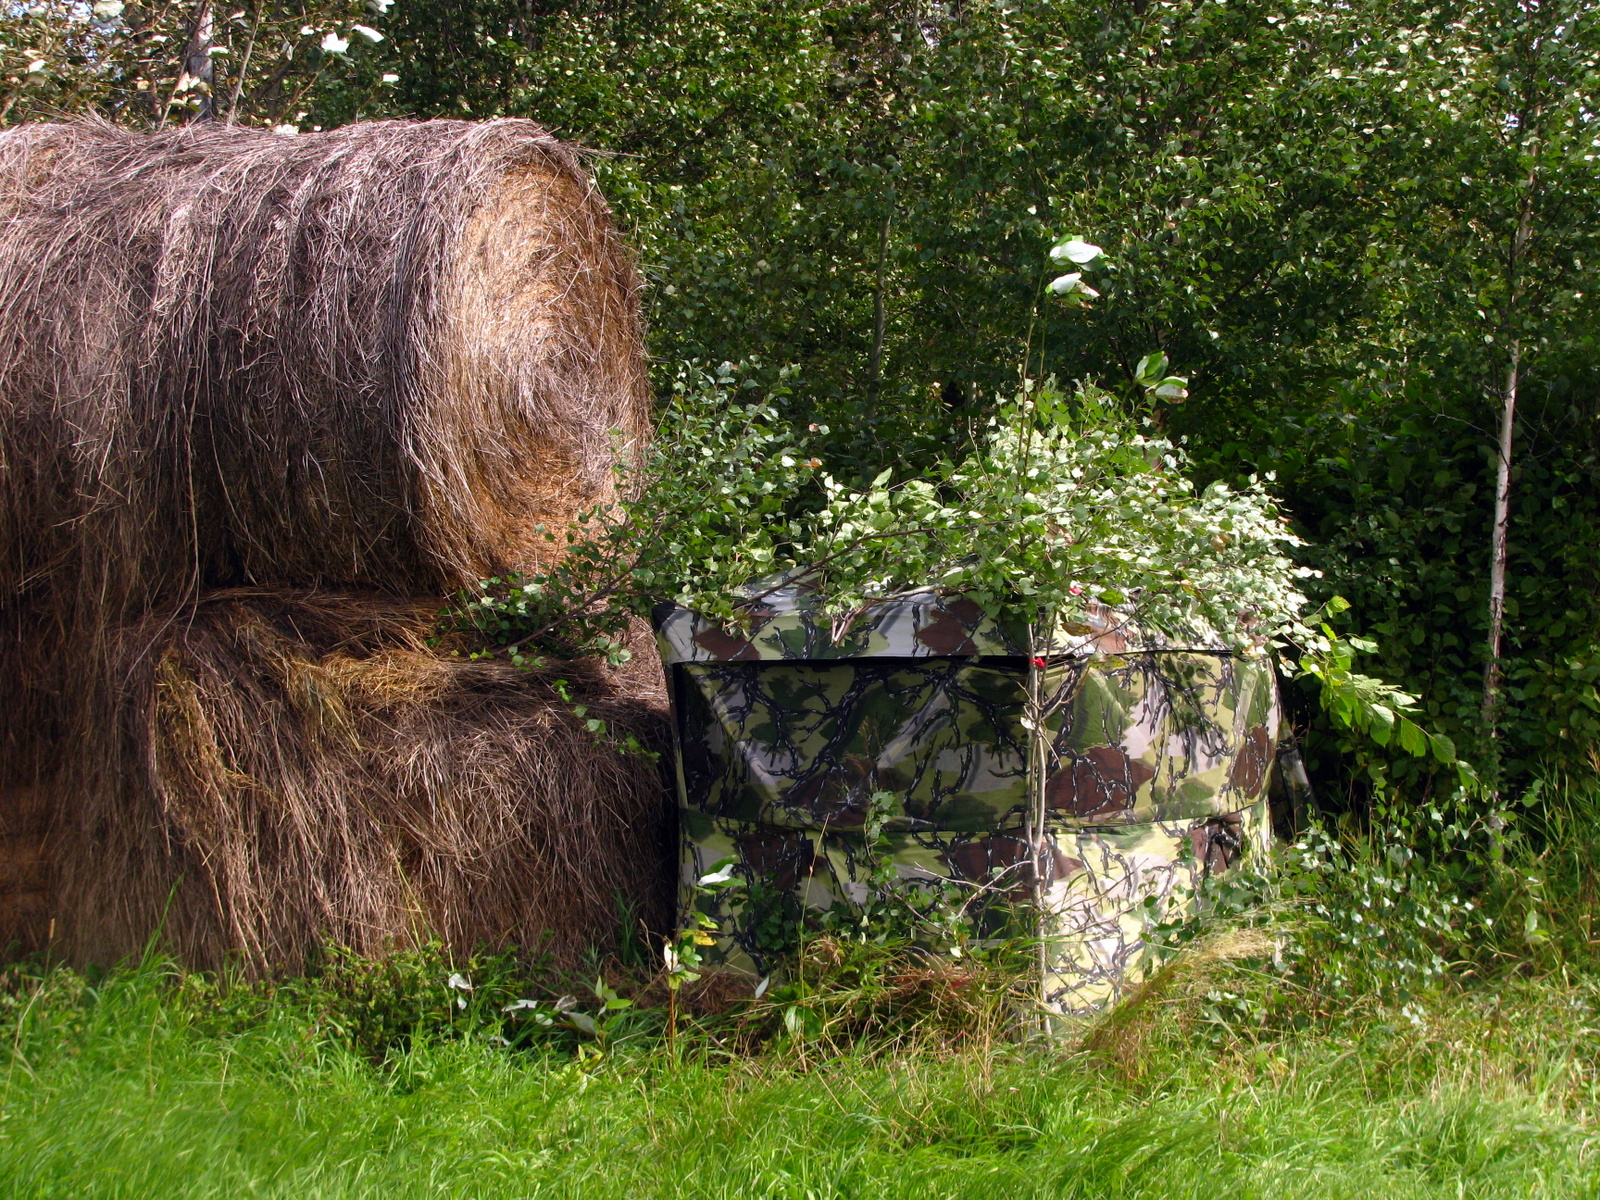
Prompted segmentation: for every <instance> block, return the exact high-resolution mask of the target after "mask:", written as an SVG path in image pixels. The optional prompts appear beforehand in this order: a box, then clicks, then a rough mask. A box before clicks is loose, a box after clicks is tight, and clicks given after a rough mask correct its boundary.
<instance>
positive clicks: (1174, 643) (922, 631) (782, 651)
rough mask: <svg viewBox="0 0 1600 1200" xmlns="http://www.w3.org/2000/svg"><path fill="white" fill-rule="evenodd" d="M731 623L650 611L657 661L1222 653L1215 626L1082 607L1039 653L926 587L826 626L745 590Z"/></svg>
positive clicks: (812, 605) (796, 599)
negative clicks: (1153, 623) (1143, 621)
mask: <svg viewBox="0 0 1600 1200" xmlns="http://www.w3.org/2000/svg"><path fill="white" fill-rule="evenodd" d="M754 594H755V596H756V597H758V598H757V599H754V600H752V602H751V603H750V604H749V605H748V606H746V608H745V610H744V617H743V620H742V621H741V623H740V624H739V625H737V626H730V627H726V628H725V627H723V626H722V625H720V624H718V623H717V622H715V621H709V620H707V619H706V618H704V617H702V616H700V615H699V614H698V613H695V612H692V611H690V610H689V609H686V608H679V607H678V606H676V605H673V604H664V605H662V606H661V607H660V608H658V609H657V610H656V613H655V621H656V636H657V638H658V639H659V641H660V643H661V658H662V660H663V661H664V662H666V663H668V664H671V663H683V662H756V661H761V660H768V661H770V660H775V659H787V660H790V661H803V662H822V661H832V660H835V659H841V658H875V657H885V658H939V657H944V656H947V655H958V656H967V655H990V656H999V657H1010V658H1026V657H1028V656H1029V655H1030V654H1033V653H1043V652H1046V651H1047V652H1048V653H1049V654H1050V655H1052V656H1054V655H1074V656H1077V657H1084V656H1087V655H1091V654H1121V653H1123V652H1124V651H1128V650H1182V649H1191V650H1208V651H1211V652H1220V651H1224V650H1225V649H1226V647H1225V645H1224V643H1223V641H1222V639H1221V638H1220V637H1219V636H1218V635H1217V633H1216V631H1215V630H1212V629H1208V628H1204V627H1200V626H1196V627H1194V628H1190V629H1184V630H1177V631H1172V632H1171V633H1170V634H1162V633H1158V632H1156V631H1155V630H1150V629H1144V628H1141V627H1139V626H1137V625H1135V624H1133V622H1132V621H1131V620H1130V619H1129V618H1128V617H1127V616H1126V614H1124V613H1121V612H1119V611H1117V610H1116V609H1113V608H1109V607H1106V606H1105V605H1102V604H1099V603H1097V602H1090V603H1089V604H1088V606H1087V610H1086V612H1085V614H1084V616H1083V619H1082V620H1081V621H1079V620H1066V621H1063V623H1062V624H1061V626H1060V628H1058V629H1056V630H1055V632H1054V634H1053V636H1052V637H1051V639H1049V641H1050V644H1049V645H1048V646H1047V647H1037V646H1035V647H1031V648H1030V644H1029V641H1028V635H1027V630H1025V629H1023V628H1022V627H1021V626H1016V625H1008V624H1002V623H1000V622H997V621H995V620H994V619H993V618H991V617H989V616H988V615H987V614H986V613H985V612H984V611H983V609H982V608H980V607H979V606H978V605H977V604H976V603H974V602H973V601H972V600H970V599H968V598H966V597H965V596H961V595H959V594H956V595H951V594H945V593H941V592H939V591H937V590H934V589H929V590H927V591H922V592H912V593H909V594H907V595H903V596H897V597H895V598H894V599H892V600H885V601H883V602H881V603H878V604H874V605H872V606H871V607H869V608H867V609H866V610H865V611H863V612H860V613H858V614H856V615H855V619H854V620H851V621H850V622H849V623H848V624H847V625H843V626H839V625H835V624H834V623H830V622H829V621H828V620H827V619H826V618H825V617H823V616H822V615H821V613H820V612H819V611H818V609H817V601H816V598H815V596H814V595H812V594H811V593H810V592H807V591H805V590H803V589H799V588H795V587H787V586H786V587H780V588H777V589H775V590H773V591H770V592H756V593H754Z"/></svg>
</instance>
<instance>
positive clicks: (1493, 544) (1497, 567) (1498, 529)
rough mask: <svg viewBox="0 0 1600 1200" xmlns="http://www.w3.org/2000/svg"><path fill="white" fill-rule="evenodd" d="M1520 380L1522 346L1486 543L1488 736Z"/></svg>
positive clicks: (1495, 712) (1517, 345)
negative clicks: (1487, 588)
mask: <svg viewBox="0 0 1600 1200" xmlns="http://www.w3.org/2000/svg"><path fill="white" fill-rule="evenodd" d="M1521 376H1522V343H1521V342H1518V341H1513V342H1512V343H1511V365H1510V366H1509V367H1508V368H1506V383H1505V389H1504V391H1503V392H1502V393H1501V403H1500V454H1499V462H1498V463H1497V464H1496V467H1495V489H1494V529H1493V531H1492V533H1491V534H1490V541H1489V661H1488V664H1487V665H1486V666H1485V667H1484V671H1483V723H1484V725H1486V726H1487V727H1488V730H1489V736H1490V737H1494V736H1496V734H1497V733H1498V731H1499V724H1500V721H1499V707H1500V641H1501V636H1502V631H1503V629H1504V626H1505V608H1506V533H1507V531H1508V529H1509V528H1510V525H1511V438H1512V430H1513V429H1514V428H1515V425H1516V417H1517V386H1518V384H1520V383H1521Z"/></svg>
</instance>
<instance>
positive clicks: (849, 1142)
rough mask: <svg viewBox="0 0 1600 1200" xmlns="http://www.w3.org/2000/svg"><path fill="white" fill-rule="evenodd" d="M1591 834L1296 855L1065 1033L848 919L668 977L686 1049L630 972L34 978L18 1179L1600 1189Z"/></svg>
mask: <svg viewBox="0 0 1600 1200" xmlns="http://www.w3.org/2000/svg"><path fill="white" fill-rule="evenodd" d="M1596 812H1597V809H1596V806H1595V805H1594V803H1593V799H1592V797H1587V796H1584V795H1576V794H1573V793H1571V792H1570V791H1562V792H1560V793H1559V794H1556V793H1555V792H1552V793H1550V794H1547V795H1545V796H1543V797H1542V798H1540V801H1539V807H1538V810H1537V813H1531V812H1530V813H1529V814H1527V815H1525V817H1524V820H1523V822H1522V824H1523V826H1524V828H1523V829H1520V830H1517V829H1508V828H1495V829H1491V830H1485V829H1483V828H1476V829H1474V828H1465V827H1460V828H1454V829H1452V827H1451V825H1450V822H1449V820H1448V816H1449V814H1448V813H1445V812H1441V813H1440V815H1439V819H1438V821H1436V822H1435V821H1434V820H1433V818H1432V817H1431V816H1429V815H1428V814H1427V813H1422V814H1421V815H1420V817H1419V818H1418V819H1420V820H1423V821H1425V822H1432V823H1433V829H1434V832H1433V833H1432V834H1425V833H1423V832H1419V831H1418V830H1417V829H1415V828H1412V829H1408V830H1404V831H1403V830H1401V829H1400V828H1399V826H1398V822H1399V818H1395V820H1394V821H1392V822H1390V823H1388V825H1387V826H1386V825H1385V822H1384V821H1382V820H1375V821H1374V822H1373V823H1372V824H1371V826H1370V827H1369V830H1371V831H1369V832H1368V833H1366V834H1363V835H1360V836H1357V835H1356V834H1355V833H1354V832H1352V831H1351V830H1349V829H1343V830H1339V829H1334V830H1330V831H1327V832H1322V833H1311V834H1308V835H1307V836H1305V837H1303V838H1301V839H1300V840H1299V841H1298V842H1297V843H1295V844H1294V845H1292V846H1290V847H1287V848H1286V849H1285V850H1284V852H1283V856H1284V858H1283V861H1282V862H1281V863H1279V864H1277V867H1276V869H1275V870H1272V871H1258V872H1254V873H1250V874H1247V873H1242V872H1236V873H1231V874H1230V875H1229V876H1224V877H1223V879H1222V880H1221V881H1220V882H1219V883H1218V884H1217V885H1216V886H1215V887H1214V888H1212V889H1211V890H1210V892H1209V893H1208V895H1207V896H1206V900H1205V909H1204V913H1203V915H1202V917H1201V918H1200V919H1198V920H1195V921H1191V922H1187V923H1185V924H1183V925H1174V926H1171V927H1167V928H1158V929H1156V930H1154V931H1153V933H1154V934H1155V941H1156V944H1157V953H1156V954H1155V955H1154V956H1153V957H1152V961H1151V963H1150V970H1149V975H1148V978H1147V979H1146V980H1145V982H1144V983H1143V984H1142V985H1141V986H1140V987H1139V988H1138V989H1137V990H1136V991H1135V992H1134V994H1133V995H1132V996H1130V997H1129V998H1128V999H1127V1000H1125V1001H1124V1002H1123V1003H1122V1004H1121V1005H1119V1006H1118V1007H1117V1008H1115V1009H1114V1010H1112V1011H1111V1012H1109V1013H1107V1014H1105V1015H1103V1016H1102V1017H1100V1018H1098V1019H1097V1020H1094V1021H1089V1022H1085V1023H1083V1024H1082V1025H1081V1026H1079V1027H1076V1028H1074V1029H1072V1030H1069V1031H1067V1032H1066V1033H1065V1034H1064V1036H1062V1037H1060V1038H1057V1039H1054V1040H1051V1041H1039V1040H1032V1041H1030V1040H1028V1039H1026V1038H1023V1037H1019V1036H1018V1035H1017V1033H1016V1030H1017V1028H1018V1021H1017V1016H1018V1014H1019V1013H1020V1012H1022V1011H1024V1009H1025V1003H1026V1002H1025V999H1024V998H1023V996H1022V995H1021V994H1019V992H1018V989H1017V984H1016V979H1017V975H1016V973H1015V972H1014V971H1012V970H1010V969H1008V968H1007V967H1005V966H1004V965H1003V964H998V963H990V964H986V963H982V962H976V963H975V962H971V961H957V960H951V959H949V958H939V957H938V956H936V955H931V954H929V953H928V952H927V951H926V950H925V949H920V950H919V949H917V948H915V947H913V946H910V945H904V944H894V943H890V944H880V943H863V942H855V941H851V940H850V939H849V938H848V937H844V936H840V935H838V934H830V935H827V936H820V937H816V938H813V939H811V940H810V941H808V942H807V944H806V947H805V953H804V956H803V958H802V959H801V960H800V962H799V964H798V965H797V967H796V969H795V970H794V971H793V972H792V973H791V975H790V976H789V977H787V978H785V979H781V980H776V981H774V982H772V983H770V984H769V985H768V987H767V988H766V989H765V990H764V991H763V992H762V994H761V995H759V996H757V995H755V994H754V991H755V989H754V988H753V987H752V984H751V981H749V980H747V979H739V978H734V977H730V976H726V975H718V974H716V973H708V974H706V975H705V976H704V977H703V978H702V979H700V980H697V981H695V982H693V983H691V984H686V985H684V987H683V988H682V991H681V993H680V996H679V999H680V1001H681V1004H680V1007H679V1010H678V1022H679V1024H678V1029H677V1037H676V1038H675V1039H673V1040H671V1041H670V1042H669V1040H668V1037H667V1031H666V1017H665V1003H666V999H667V989H666V987H665V984H664V981H663V978H662V976H661V974H660V973H659V972H656V973H652V971H651V970H650V969H649V968H647V967H645V966H644V965H643V963H644V962H645V961H646V960H645V959H644V958H643V956H634V957H633V958H632V960H631V962H629V963H623V962H615V961H614V962H594V963H590V964H587V965H586V966H584V967H583V968H582V969H572V970H559V969H557V968H556V967H555V966H554V965H553V964H552V963H551V962H550V961H549V960H548V959H546V958H543V957H541V956H539V955H537V954H531V955H519V954H515V953H499V954H481V955H478V956H475V957H472V958H470V959H467V960H454V961H453V960H451V959H450V958H448V956H446V955H445V953H444V952H443V951H442V949H441V948H440V947H438V946H434V945H428V946H421V947H416V948H412V949H408V950H402V951H399V952H397V953H395V954H393V955H391V956H390V957H389V958H387V959H386V960H384V961H382V962H377V961H371V960H366V959H361V958H358V957H355V956H352V955H349V954H346V953H343V952H340V951H338V950H334V949H330V950H329V951H328V952H327V954H326V955H325V956H324V958H323V960H322V961H321V962H320V963H319V964H318V967H317V969H316V970H315V971H314V972H312V973H310V974H308V975H307V976H306V977H304V978H300V979H294V980H288V981H283V982H279V983H270V984H269V983H259V982H250V981H247V980H245V979H242V978H237V977H232V976H229V975H228V974H226V973H223V974H221V975H197V974H192V973H186V972H183V971H180V970H178V969H177V968H175V967H173V966H171V965H169V964H167V963H165V962H163V961H162V960H161V959H160V958H159V956H156V955H151V956H149V957H148V958H147V959H146V961H145V962H143V963H140V964H137V965H133V966H130V967H126V968H123V969H119V970H116V971H111V972H105V973H98V974H97V973H82V972H77V971H73V970H69V969H67V968H64V967H60V966H51V965H49V964H46V963H33V964H19V965H14V966H12V967H10V968H8V969H7V971H6V972H5V974H4V979H3V981H0V982H3V986H0V1019H3V1020H4V1022H5V1025H6V1028H7V1030H8V1034H7V1037H6V1038H5V1041H4V1050H3V1051H0V1053H3V1055H4V1057H5V1066H4V1071H3V1079H0V1190H3V1191H4V1193H5V1194H7V1195H14V1196H26V1197H44V1196H65V1195H74V1196H79V1195H88V1196H141V1197H142V1196H153V1195H161V1196H213V1195H214V1196H230V1197H232V1196H239V1195H258V1196H280V1195H281V1196H291V1195H292V1196H294V1197H296V1198H297V1200H303V1198H304V1197H322V1196H330V1197H332V1196H338V1197H345V1196H380V1195H381V1196H385V1197H389V1196H410V1195H419V1196H420V1195H428V1196H435V1195H442V1196H462V1197H477V1198H483V1197H492V1196H582V1197H585V1198H587V1197H591V1196H593V1197H605V1196H611V1195H617V1196H623V1195H626V1196H630V1197H638V1196H694V1197H701V1196H706V1197H718V1196H729V1197H731V1196H740V1197H752V1196H755V1197H763V1196H771V1197H796V1198H801V1197H857V1196H861V1197H866V1196H873V1197H877V1196H883V1197H892V1196H901V1195H905V1196H911V1195H916V1196H919V1197H928V1196H983V1197H985V1198H989V1200H992V1198H993V1197H995V1196H1006V1197H1011V1196H1018V1197H1026V1196H1050V1197H1076V1196H1083V1197H1089V1196H1094V1197H1100V1196H1147V1195H1148V1196H1163V1197H1164V1196H1169V1195H1184V1196H1220V1195H1230V1196H1231V1195H1233V1194H1237V1195H1240V1196H1258V1195H1259V1196H1267V1195H1271V1196H1274V1197H1280V1196H1317V1197H1323V1196H1357V1195H1360V1196H1373V1195H1377V1196H1386V1197H1387V1196H1452V1197H1454V1196H1484V1197H1490V1196H1504V1195H1526V1196H1558V1195H1559V1196H1584V1195H1595V1194H1597V1186H1596V1182H1595V1180H1596V1172H1595V1170H1594V1166H1595V1164H1594V1161H1593V1155H1594V1152H1593V1150H1592V1148H1591V1143H1592V1142H1593V1140H1594V1136H1595V1134H1596V1132H1597V1112H1600V1109H1597V1103H1600V1066H1597V1064H1600V959H1597V958H1596V956H1595V954H1594V950H1593V946H1592V943H1591V938H1590V930H1591V929H1592V927H1593V918H1594V916H1595V911H1596V894H1595V889H1594V886H1593V883H1592V881H1591V878H1590V872H1589V867H1588V864H1589V863H1590V862H1591V861H1592V860H1593V856H1594V854H1593V852H1594V850H1595V849H1596V848H1597V847H1596V842H1597V841H1600V838H1597V836H1596V835H1595V833H1594V832H1593V831H1594V829H1595V821H1594V819H1593V818H1594V817H1595V815H1596ZM1377 815H1378V816H1380V817H1381V815H1382V814H1377ZM1413 815H1415V814H1413ZM1402 833H1404V837H1405V839H1407V842H1406V843H1403V842H1402V840H1401V835H1402ZM1491 834H1492V836H1489V835H1491ZM1428 837H1435V838H1437V839H1443V840H1442V841H1438V842H1437V843H1436V844H1434V845H1432V847H1431V849H1430V850H1429V853H1428V854H1426V855H1422V854H1418V853H1415V852H1410V853H1407V852H1403V851H1402V850H1401V849H1400V847H1401V846H1402V845H1403V844H1407V843H1409V844H1411V845H1415V844H1418V843H1419V842H1426V841H1427V838H1428ZM1486 838H1487V839H1488V840H1487V841H1486V840H1485V839H1486ZM1452 846H1453V847H1454V849H1453V850H1452V849H1451V847H1452ZM1485 846H1488V847H1489V851H1490V852H1489V853H1487V854H1477V850H1482V849H1483V848H1484V847H1485ZM1475 847H1476V848H1477V850H1475V849H1474V848H1475ZM1475 854H1476V855H1477V856H1476V857H1474V855H1475ZM1452 855H1454V857H1453V858H1452ZM1469 884H1470V887H1469V886H1468V885H1469ZM797 1013H799V1014H800V1015H798V1016H797V1015H796V1014H797Z"/></svg>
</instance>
